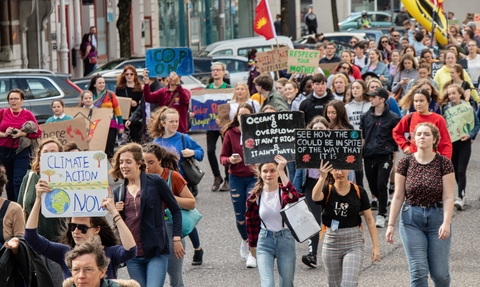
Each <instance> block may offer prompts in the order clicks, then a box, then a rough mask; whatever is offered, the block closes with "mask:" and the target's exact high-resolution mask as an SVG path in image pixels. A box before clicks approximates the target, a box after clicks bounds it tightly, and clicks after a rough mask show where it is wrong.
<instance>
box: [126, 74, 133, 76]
mask: <svg viewBox="0 0 480 287" xmlns="http://www.w3.org/2000/svg"><path fill="white" fill-rule="evenodd" d="M125 76H133V73H125Z"/></svg>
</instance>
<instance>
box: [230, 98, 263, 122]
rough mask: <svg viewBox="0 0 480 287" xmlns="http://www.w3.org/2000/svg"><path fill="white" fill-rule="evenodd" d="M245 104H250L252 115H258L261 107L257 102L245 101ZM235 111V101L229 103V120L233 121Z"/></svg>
mask: <svg viewBox="0 0 480 287" xmlns="http://www.w3.org/2000/svg"><path fill="white" fill-rule="evenodd" d="M246 103H247V104H250V105H251V106H252V107H253V111H254V113H259V112H260V110H261V109H262V107H261V106H260V104H259V103H258V102H257V101H254V100H247V101H246ZM237 110H238V103H237V102H236V101H232V102H230V114H229V116H230V120H233V118H234V117H235V114H236V113H237Z"/></svg>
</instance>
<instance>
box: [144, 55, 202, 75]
mask: <svg viewBox="0 0 480 287" xmlns="http://www.w3.org/2000/svg"><path fill="white" fill-rule="evenodd" d="M145 67H146V68H147V69H148V76H149V77H168V76H169V75H170V73H171V72H175V73H177V75H179V76H189V75H191V74H193V55H192V50H191V49H190V48H154V49H147V53H146V57H145Z"/></svg>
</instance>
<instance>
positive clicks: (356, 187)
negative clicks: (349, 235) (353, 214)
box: [320, 182, 363, 240]
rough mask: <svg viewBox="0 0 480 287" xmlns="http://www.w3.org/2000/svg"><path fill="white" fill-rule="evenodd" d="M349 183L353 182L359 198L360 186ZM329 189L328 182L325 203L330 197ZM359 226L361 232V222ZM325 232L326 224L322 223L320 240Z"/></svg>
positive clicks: (330, 186) (330, 188)
mask: <svg viewBox="0 0 480 287" xmlns="http://www.w3.org/2000/svg"><path fill="white" fill-rule="evenodd" d="M350 184H353V187H354V188H355V191H356V192H357V196H358V198H359V199H360V198H361V195H360V188H359V187H358V185H356V184H355V183H353V182H350ZM331 190H332V185H331V184H329V185H328V193H327V197H326V198H325V205H327V203H328V200H329V199H330V191H331ZM360 228H361V229H362V233H363V225H362V224H361V223H360ZM325 232H327V226H326V225H325V224H323V223H322V230H321V231H320V240H321V239H322V237H323V234H324V233H325Z"/></svg>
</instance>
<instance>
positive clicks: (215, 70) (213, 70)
mask: <svg viewBox="0 0 480 287" xmlns="http://www.w3.org/2000/svg"><path fill="white" fill-rule="evenodd" d="M256 62H257V61H255V63H256ZM221 71H223V69H212V72H221Z"/></svg>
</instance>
